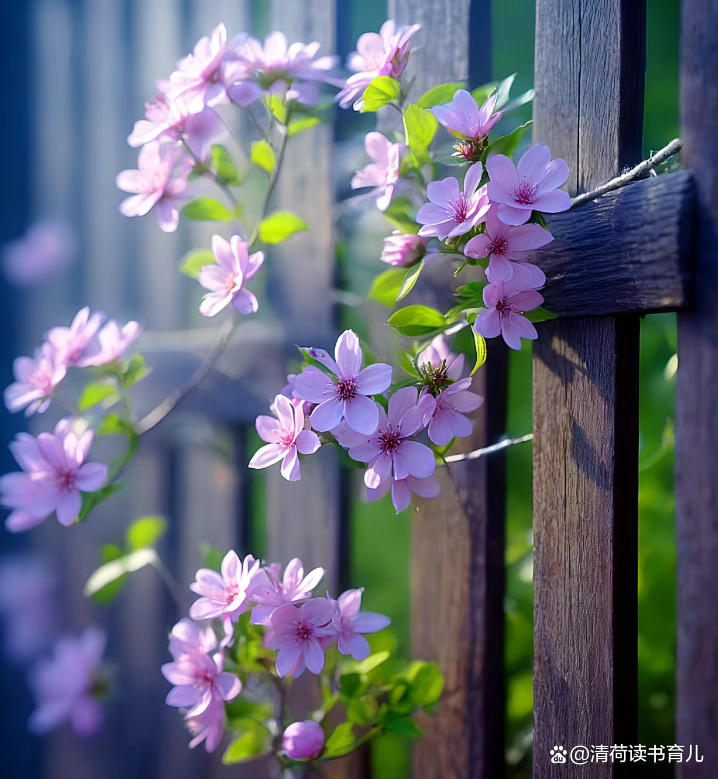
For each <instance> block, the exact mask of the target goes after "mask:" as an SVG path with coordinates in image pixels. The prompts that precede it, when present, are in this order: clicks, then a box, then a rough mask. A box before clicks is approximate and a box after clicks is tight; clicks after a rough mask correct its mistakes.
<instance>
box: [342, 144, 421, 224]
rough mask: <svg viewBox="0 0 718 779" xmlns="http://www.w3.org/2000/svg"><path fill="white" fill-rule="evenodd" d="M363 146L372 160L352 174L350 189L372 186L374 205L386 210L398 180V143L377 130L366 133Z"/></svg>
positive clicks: (399, 156)
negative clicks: (375, 199) (374, 198)
mask: <svg viewBox="0 0 718 779" xmlns="http://www.w3.org/2000/svg"><path fill="white" fill-rule="evenodd" d="M364 147H365V149H366V153H367V154H368V155H369V156H370V157H371V158H372V160H374V161H373V162H371V163H369V165H367V166H366V167H365V168H362V169H361V170H358V171H357V172H356V173H355V174H354V178H352V183H351V186H352V189H362V188H363V187H373V191H372V192H371V193H370V194H371V196H373V197H374V196H375V197H376V198H377V201H376V207H377V208H378V209H379V210H380V211H386V209H387V208H388V207H389V203H391V198H392V196H393V194H394V187H395V186H396V182H397V181H398V180H399V167H400V163H401V148H400V146H399V144H398V143H392V142H391V141H390V140H389V139H388V138H387V137H386V136H385V135H382V134H381V133H377V132H372V133H367V136H366V140H365V141H364ZM429 186H431V185H429Z"/></svg>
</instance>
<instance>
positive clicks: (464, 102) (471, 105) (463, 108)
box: [429, 89, 503, 144]
mask: <svg viewBox="0 0 718 779" xmlns="http://www.w3.org/2000/svg"><path fill="white" fill-rule="evenodd" d="M496 98H497V94H496V92H493V93H492V94H491V95H490V96H489V97H488V98H487V100H486V101H485V102H484V104H483V105H482V106H481V108H479V105H478V103H477V102H476V100H474V98H473V97H472V96H471V93H470V92H467V91H466V90H465V89H459V90H457V91H456V92H455V93H454V100H453V102H451V103H447V104H446V105H438V106H434V108H430V109H429V111H430V112H431V113H432V114H434V116H435V117H436V118H437V119H438V120H439V123H440V124H442V125H443V126H444V127H445V128H446V129H447V130H448V131H449V132H450V133H451V134H452V135H455V136H456V137H457V138H463V139H464V140H466V141H472V142H473V143H476V144H478V143H482V142H483V141H485V140H486V139H487V138H488V137H489V133H490V132H491V130H492V129H493V128H494V125H495V124H496V123H497V122H498V121H499V119H501V117H502V116H503V111H497V112H496V113H494V107H495V106H496Z"/></svg>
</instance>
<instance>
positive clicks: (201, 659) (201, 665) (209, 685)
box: [162, 652, 242, 717]
mask: <svg viewBox="0 0 718 779" xmlns="http://www.w3.org/2000/svg"><path fill="white" fill-rule="evenodd" d="M162 676H164V677H165V679H167V681H168V682H169V683H170V684H173V685H174V687H173V688H172V689H171V690H170V691H169V693H167V698H166V699H165V702H166V703H167V705H168V706H176V707H178V708H188V709H189V711H188V712H187V716H188V717H196V716H197V715H199V714H201V713H202V712H203V711H205V710H206V709H207V708H208V707H209V706H210V704H211V703H212V700H213V699H215V698H216V699H220V700H223V701H231V700H233V699H234V698H236V697H237V696H238V695H239V693H240V692H241V690H242V683H241V682H240V680H239V678H238V677H236V676H235V675H234V674H231V673H228V672H227V671H223V670H222V653H221V652H217V653H216V654H215V655H214V657H210V655H207V654H203V653H201V652H193V653H191V654H185V655H183V656H182V657H180V658H179V659H176V660H175V661H174V662H172V663H165V664H164V665H163V666H162Z"/></svg>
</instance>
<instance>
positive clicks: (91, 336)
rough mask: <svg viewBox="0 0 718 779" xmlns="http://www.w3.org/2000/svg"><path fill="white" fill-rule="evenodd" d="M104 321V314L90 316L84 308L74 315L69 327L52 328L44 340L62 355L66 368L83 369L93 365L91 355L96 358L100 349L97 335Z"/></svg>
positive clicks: (88, 310)
mask: <svg viewBox="0 0 718 779" xmlns="http://www.w3.org/2000/svg"><path fill="white" fill-rule="evenodd" d="M104 321H105V315H104V314H102V313H100V312H97V313H95V314H92V316H90V309H89V308H88V307H87V306H85V308H81V309H80V310H79V311H78V312H77V314H75V318H74V319H73V320H72V324H71V325H70V326H69V327H53V328H52V330H50V332H49V333H48V334H47V336H46V338H47V340H48V341H49V342H50V343H51V344H52V345H53V346H54V347H55V348H56V349H57V350H58V351H59V352H60V353H61V354H62V355H63V357H62V359H63V362H64V363H65V365H66V366H67V367H68V368H71V367H73V366H77V367H78V368H85V367H87V366H88V365H92V364H93V363H92V355H94V356H95V357H96V356H97V352H98V351H99V348H100V347H99V340H98V338H97V333H98V331H99V329H100V327H102V323H103V322H104ZM88 360H89V362H88Z"/></svg>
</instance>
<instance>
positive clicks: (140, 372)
mask: <svg viewBox="0 0 718 779" xmlns="http://www.w3.org/2000/svg"><path fill="white" fill-rule="evenodd" d="M148 373H149V370H148V368H147V363H146V361H145V358H144V357H143V356H142V355H141V354H135V355H133V356H132V359H131V360H130V361H129V362H128V363H127V364H126V365H125V366H124V370H123V372H122V374H121V376H120V382H121V383H122V386H123V387H125V388H128V387H131V386H132V385H133V384H137V382H138V381H140V380H141V379H144V377H145V376H147V374H148Z"/></svg>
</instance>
